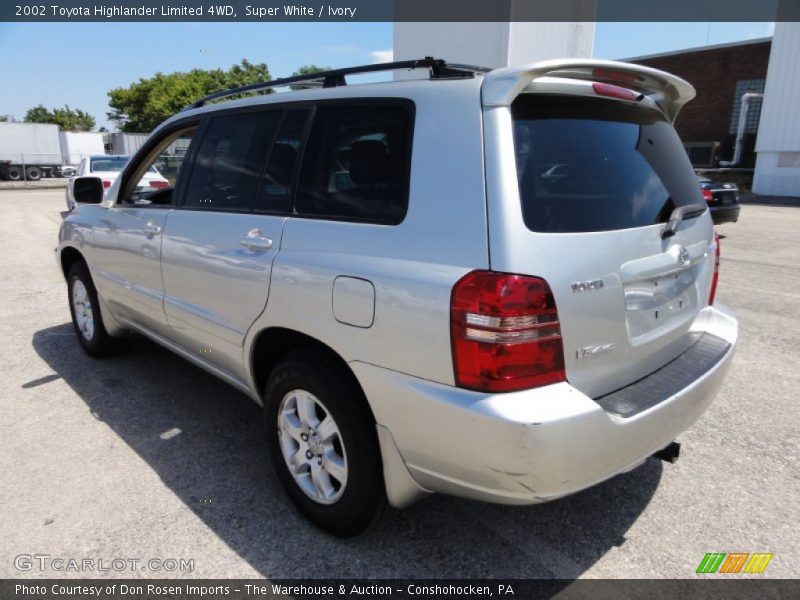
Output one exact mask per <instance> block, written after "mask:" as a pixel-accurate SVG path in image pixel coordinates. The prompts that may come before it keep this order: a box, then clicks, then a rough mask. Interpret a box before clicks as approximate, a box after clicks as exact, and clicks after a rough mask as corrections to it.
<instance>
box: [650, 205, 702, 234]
mask: <svg viewBox="0 0 800 600" xmlns="http://www.w3.org/2000/svg"><path fill="white" fill-rule="evenodd" d="M706 208H708V207H707V206H706V205H705V204H687V205H686V206H679V207H678V208H676V209H675V210H673V211H672V214H671V215H670V216H669V221H667V224H666V225H664V229H662V230H661V239H666V238H668V237H672V236H673V235H675V232H676V231H677V230H678V225H679V224H680V222H681V221H683V220H684V219H687V218H690V217H696V216H697V215H701V214H703V213H704V212H705V211H706Z"/></svg>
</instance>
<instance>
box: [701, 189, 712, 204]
mask: <svg viewBox="0 0 800 600" xmlns="http://www.w3.org/2000/svg"><path fill="white" fill-rule="evenodd" d="M703 199H704V200H705V201H706V202H710V201H712V200H713V199H714V194H713V193H712V192H711V190H705V189H704V190H703Z"/></svg>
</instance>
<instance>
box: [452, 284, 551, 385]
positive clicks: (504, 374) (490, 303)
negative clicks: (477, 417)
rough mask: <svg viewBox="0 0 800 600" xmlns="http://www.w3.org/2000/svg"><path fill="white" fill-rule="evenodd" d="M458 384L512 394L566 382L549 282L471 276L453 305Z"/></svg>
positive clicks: (457, 288) (459, 286)
mask: <svg viewBox="0 0 800 600" xmlns="http://www.w3.org/2000/svg"><path fill="white" fill-rule="evenodd" d="M450 320H451V336H452V346H453V369H454V373H455V380H456V385H458V386H459V387H463V388H468V389H472V390H479V391H485V392H511V391H516V390H523V389H527V388H532V387H538V386H541V385H547V384H550V383H555V382H558V381H564V380H565V379H566V376H565V371H564V346H563V343H562V341H561V325H560V323H559V321H558V311H557V310H556V303H555V300H554V298H553V293H552V291H551V290H550V286H549V285H548V284H547V282H546V281H545V280H544V279H540V278H538V277H526V276H522V275H509V274H507V273H494V272H492V271H472V272H471V273H468V274H467V275H465V276H464V277H462V278H461V279H460V280H459V281H458V282H457V283H456V285H455V286H454V287H453V294H452V299H451V303H450Z"/></svg>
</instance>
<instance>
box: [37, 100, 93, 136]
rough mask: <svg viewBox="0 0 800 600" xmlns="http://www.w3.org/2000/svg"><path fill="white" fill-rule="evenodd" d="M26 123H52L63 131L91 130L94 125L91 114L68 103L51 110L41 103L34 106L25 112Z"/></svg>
mask: <svg viewBox="0 0 800 600" xmlns="http://www.w3.org/2000/svg"><path fill="white" fill-rule="evenodd" d="M25 122H26V123H54V124H56V125H58V126H59V127H61V129H63V130H64V131H91V130H92V129H93V128H94V126H95V120H94V117H93V116H92V115H90V114H89V113H87V112H85V111H82V110H81V109H79V108H75V109H72V108H70V107H69V105H68V104H65V105H64V107H63V108H54V109H52V110H50V109H48V108H45V107H44V106H43V105H41V104H40V105H39V106H34V107H33V108H31V109H29V110H28V112H26V113H25Z"/></svg>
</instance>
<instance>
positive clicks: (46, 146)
mask: <svg viewBox="0 0 800 600" xmlns="http://www.w3.org/2000/svg"><path fill="white" fill-rule="evenodd" d="M58 134H59V129H58V125H53V124H50V123H0V179H10V180H12V181H16V180H21V179H23V178H25V179H28V180H30V181H36V180H38V179H41V178H42V177H53V176H56V175H59V174H60V168H61V165H62V156H61V139H60V137H59V135H58Z"/></svg>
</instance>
